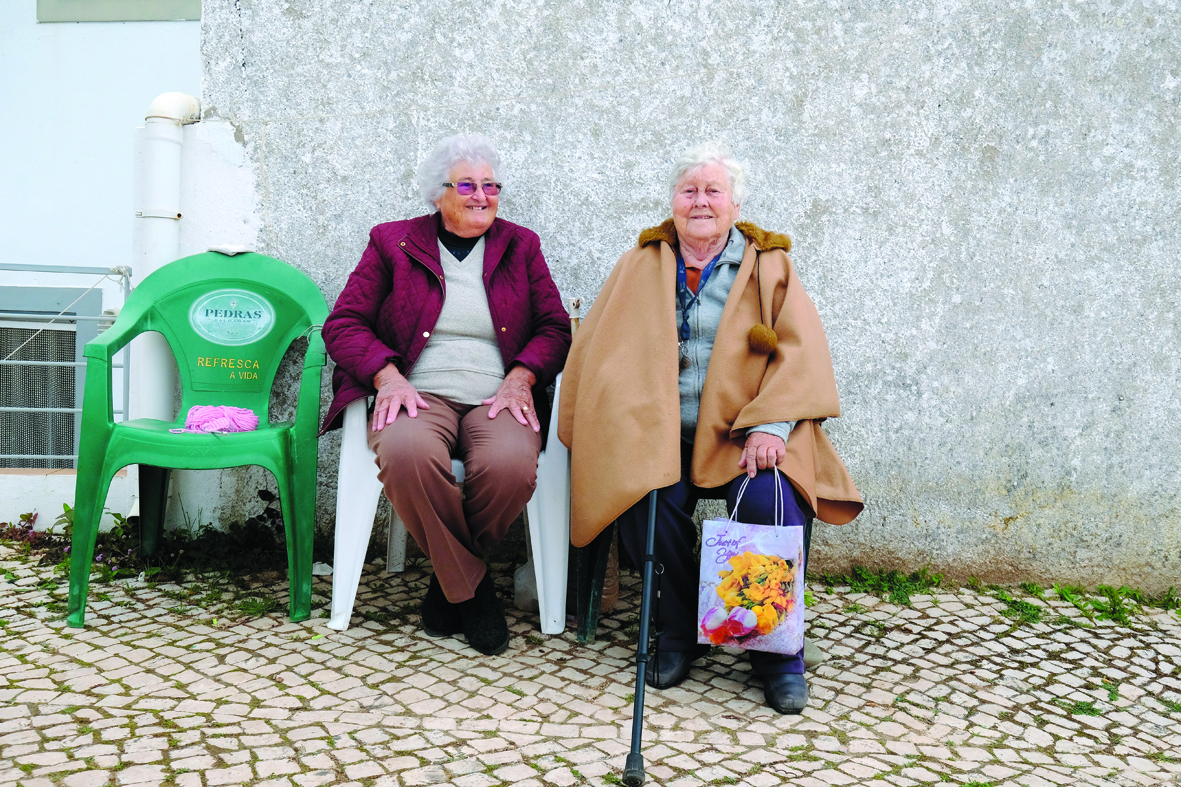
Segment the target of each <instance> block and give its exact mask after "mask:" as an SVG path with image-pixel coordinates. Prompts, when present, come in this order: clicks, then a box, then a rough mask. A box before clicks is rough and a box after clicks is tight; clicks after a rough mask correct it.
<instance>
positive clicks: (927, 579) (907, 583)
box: [820, 566, 943, 607]
mask: <svg viewBox="0 0 1181 787" xmlns="http://www.w3.org/2000/svg"><path fill="white" fill-rule="evenodd" d="M820 581H821V582H823V583H824V584H825V586H827V587H832V586H834V585H848V586H849V588H850V590H852V591H853V592H854V593H872V594H874V595H875V596H878V597H879V598H885V599H888V600H889V601H890V603H891V604H897V605H898V606H900V607H909V606H910V597H911V595H912V594H915V593H928V594H929V593H931V592H932V591H933V590H935V589H936V588H938V587H939V586H940V585H941V584H942V582H943V575H942V574H930V573H929V572H928V571H927V569H926V568H922V569H920V570H918V571H914V572H912V573H910V574H903V573H902V572H900V571H897V570H891V571H885V572H879V573H874V572H873V571H871V570H870V569H867V568H865V567H863V566H854V567H853V570H852V572H851V573H850V574H849V575H848V576H844V577H842V576H833V575H831V574H823V575H822V576H821V578H820Z"/></svg>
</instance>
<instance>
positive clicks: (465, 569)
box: [369, 394, 541, 604]
mask: <svg viewBox="0 0 1181 787" xmlns="http://www.w3.org/2000/svg"><path fill="white" fill-rule="evenodd" d="M422 397H423V399H425V400H426V401H427V403H428V404H430V409H429V410H421V409H420V410H419V411H418V415H417V416H416V417H414V418H411V417H409V416H408V415H406V412H405V411H402V412H401V413H399V414H398V418H397V420H396V421H394V422H393V423H392V424H388V425H386V427H385V428H384V429H382V430H381V431H380V432H374V431H373V429H372V428H370V430H369V447H370V448H372V449H373V452H374V453H376V454H377V460H376V461H377V468H378V471H377V477H378V479H380V480H381V483H382V486H384V487H385V494H386V497H387V498H388V499H389V501H390V504H391V505H392V506H393V507H394V510H395V511H397V512H398V516H400V517H401V518H402V522H404V523H405V525H406V531H407V532H408V533H410V535H411V536H412V537H413V538H414V541H415V542H416V543H417V544H418V545H419V546H420V547H422V551H423V552H425V553H426V555H427V557H429V558H430V560H431V563H432V564H433V565H434V568H435V574H436V575H437V576H438V578H439V586H440V587H442V589H443V594H444V595H446V596H447V600H448V601H450V602H451V603H453V604H458V603H459V602H461V601H467V600H468V599H470V598H472V597H473V596H474V595H475V594H476V586H477V585H478V584H480V580H481V579H483V578H484V573H485V572H486V570H487V567H486V566H485V564H484V557H485V556H487V555H488V553H489V552H490V551H491V550H492V549H493V548H494V547H495V546H496V545H497V544H499V543H500V541H501V539H503V538H504V534H505V532H506V531H507V530H508V528H509V525H511V524H512V523H513V520H515V519H516V518H517V516H518V515H519V514H520V513H521V509H523V508H524V507H525V504H526V503H528V502H529V498H531V497H532V496H533V489H534V487H536V486H537V456H538V454H539V453H540V451H541V435H539V434H538V433H537V432H534V431H533V430H532V429H531V428H530V427H528V426H522V425H521V424H519V423H517V421H516V419H514V418H513V416H512V413H510V412H509V411H507V410H502V411H501V412H499V413H497V414H496V417H495V418H491V419H490V418H488V410H489V406H488V405H479V406H472V405H463V404H456V403H455V402H451V401H448V400H446V399H440V398H439V397H437V396H432V395H431V394H422ZM452 456H455V457H457V458H460V459H462V460H463V465H464V473H465V474H466V478H465V479H464V484H463V486H464V489H463V492H464V494H463V495H462V497H461V495H460V490H459V486H458V485H457V484H456V483H455V476H454V475H453V474H452V473H451V457H452Z"/></svg>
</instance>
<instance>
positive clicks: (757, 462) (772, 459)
mask: <svg viewBox="0 0 1181 787" xmlns="http://www.w3.org/2000/svg"><path fill="white" fill-rule="evenodd" d="M785 456H787V446H786V445H784V444H783V440H781V439H779V438H778V437H776V436H775V435H773V434H768V433H766V432H751V433H749V434H748V435H747V436H746V446H745V447H744V448H743V449H742V458H741V459H739V460H738V466H739V467H745V468H746V474H747V475H748V476H750V477H751V478H754V477H755V473H757V472H758V471H760V470H770V469H771V468H772V467H777V466H778V465H779V463H780V462H782V461H783V458H784V457H785Z"/></svg>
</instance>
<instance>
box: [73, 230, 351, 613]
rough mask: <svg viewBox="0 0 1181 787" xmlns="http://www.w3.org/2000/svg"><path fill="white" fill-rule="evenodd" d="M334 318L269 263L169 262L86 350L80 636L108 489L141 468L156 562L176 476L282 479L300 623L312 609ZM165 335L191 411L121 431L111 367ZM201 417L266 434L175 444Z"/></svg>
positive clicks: (198, 437)
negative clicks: (286, 365)
mask: <svg viewBox="0 0 1181 787" xmlns="http://www.w3.org/2000/svg"><path fill="white" fill-rule="evenodd" d="M327 316H328V306H327V304H326V303H325V302H324V296H323V295H322V294H321V293H320V289H319V288H318V287H317V286H316V284H315V283H314V282H313V281H312V280H311V279H309V278H308V277H307V276H305V275H304V274H303V273H301V272H299V271H298V270H296V269H295V268H293V267H291V266H290V265H288V264H287V263H285V262H282V261H280V260H276V259H274V258H272V257H265V256H263V255H261V254H239V255H237V256H234V257H229V256H225V255H222V254H218V253H215V252H209V253H206V254H196V255H193V256H191V257H185V258H183V259H179V260H176V261H175V262H171V263H169V264H167V265H165V266H164V267H162V268H160V269H159V270H158V271H156V272H155V273H153V274H151V275H150V276H148V277H147V278H145V279H144V281H143V282H142V283H141V284H140V285H139V286H138V287H136V289H135V291H134V292H132V294H131V296H130V297H129V298H128V299H127V302H126V303H125V304H124V306H123V309H122V311H121V312H120V314H119V318H118V319H117V320H116V321H115V324H114V325H113V326H112V327H111V328H109V329H108V330H107V331H106V332H104V333H103V334H101V335H100V336H99V337H98V338H97V339H95V340H94V341H92V342H89V343H87V345H86V348H85V350H84V354H85V355H86V388H85V395H84V399H83V405H82V432H81V438H80V444H79V449H78V482H77V488H76V494H75V498H74V528H73V542H72V546H71V555H70V601H69V611H68V613H67V615H66V624H67V625H69V626H72V627H74V628H81V627H82V626H83V621H84V617H85V614H86V595H87V589H88V587H89V585H90V569H91V564H92V560H93V558H94V545H95V539H96V538H97V536H98V522H99V517H100V516H101V515H102V512H103V507H104V503H105V502H106V496H107V490H108V489H109V487H110V484H111V478H112V477H113V476H114V475H115V473H116V472H117V471H118V470H119V469H120V468H122V467H125V466H126V465H130V464H138V465H139V466H140V537H141V550H142V551H143V552H144V553H145V554H152V553H153V552H154V551H155V549H156V546H157V544H158V542H159V538H160V533H161V527H162V525H163V519H164V505H165V502H166V498H165V494H166V489H167V484H168V474H169V468H181V469H187V470H209V469H216V468H223V467H241V466H244V465H260V466H262V467H265V468H266V469H267V470H269V471H271V473H272V474H273V475H274V476H275V481H276V484H277V485H278V488H279V500H280V504H281V506H282V512H283V525H284V529H285V531H286V535H287V561H288V575H289V579H290V586H291V587H290V594H291V595H290V605H291V606H290V609H291V620H293V621H298V620H306V619H307V618H308V617H310V616H311V607H312V533H313V530H314V520H315V511H316V450H317V447H316V434H317V427H318V423H317V422H318V420H319V417H320V376H321V372H322V371H323V368H324V363H325V359H326V356H325V352H324V340H323V339H322V338H320V333H319V330H318V329H319V327H320V326H322V325H323V324H324V320H325V318H326V317H327ZM146 331H158V332H159V333H161V334H162V335H163V336H164V338H165V339H166V340H167V341H168V344H169V346H171V348H172V352H173V354H174V355H175V356H176V362H177V367H178V370H179V376H180V383H181V391H182V399H181V406H180V411H179V413H178V415H177V420H176V422H174V423H169V422H167V421H158V420H155V419H151V418H137V419H134V420H130V421H126V422H123V423H116V422H115V421H114V418H113V414H112V407H111V359H112V358H113V357H114V355H115V353H117V352H118V351H119V350H120V349H122V348H123V347H124V346H125V345H126V344H127V343H128V342H129V341H131V339H132V338H133V337H135V336H138V335H139V334H141V333H144V332H146ZM301 336H307V337H308V346H307V352H306V354H305V355H304V362H303V373H302V376H301V379H300V384H299V402H298V404H297V406H296V411H295V421H294V422H276V423H270V418H269V410H268V408H269V403H270V394H271V385H272V383H273V382H274V379H275V372H276V371H277V370H278V368H279V362H280V361H281V360H282V358H283V354H284V352H285V351H286V350H287V348H288V347H289V346H290V345H291V343H292V342H293V341H294V340H295V339H297V338H299V337H301ZM194 405H232V406H235V407H245V408H249V409H250V410H253V411H254V412H255V414H257V415H258V418H259V425H258V430H257V431H253V432H241V433H233V434H173V433H171V432H170V431H169V429H174V428H178V427H182V426H184V420H185V416H186V415H187V414H188V412H189V408H190V407H192V406H194Z"/></svg>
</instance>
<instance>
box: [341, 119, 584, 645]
mask: <svg viewBox="0 0 1181 787" xmlns="http://www.w3.org/2000/svg"><path fill="white" fill-rule="evenodd" d="M499 166H500V157H499V156H498V155H497V152H496V149H495V147H493V145H492V143H491V141H490V140H488V139H487V138H486V137H483V136H481V135H478V134H471V135H461V136H453V137H448V138H446V139H444V140H442V141H441V142H440V143H439V144H438V145H437V146H436V147H435V149H434V151H433V152H432V153H431V154H430V156H429V157H428V158H427V159H426V161H424V162H423V163H422V166H420V167H419V170H418V186H419V189H420V191H421V192H422V196H423V198H424V199H425V200H426V202H427V204H428V205H431V206H432V207H434V208H435V209H436V210H437V212H435V213H433V214H429V215H426V216H419V217H418V218H415V219H408V220H405V221H394V222H390V223H388V224H379V225H377V226H376V227H374V228H373V230H372V231H371V232H370V233H369V247H368V248H367V249H365V253H364V254H363V255H362V257H361V262H360V264H359V265H357V268H356V270H354V271H353V273H352V275H351V276H349V280H348V283H347V284H346V285H345V288H344V291H343V292H341V294H340V298H338V299H337V301H336V306H335V308H334V309H333V310H332V314H331V315H329V317H328V320H327V321H326V322H325V323H324V341H325V343H326V344H327V347H328V353H329V354H330V355H331V356H332V359H333V360H334V361H335V362H336V372H335V374H334V375H333V378H332V386H333V390H334V391H335V393H336V396H335V398H334V399H333V401H332V406H331V408H330V409H329V411H328V417H327V419H326V421H325V426H324V428H325V431H326V430H328V429H333V428H336V427H337V426H339V425H340V416H341V412H342V411H343V410H344V408H345V407H346V406H347V405H348V404H349V403H351V402H353V401H355V400H357V399H359V398H361V397H363V396H374V398H375V400H374V405H373V412H372V415H371V418H370V431H369V445H370V446H371V447H372V448H373V450H374V452H375V453H376V454H377V465H378V468H379V469H378V477H379V478H380V479H381V482H382V484H383V485H384V486H385V493H386V496H387V497H388V498H389V500H390V503H391V504H392V505H393V507H394V509H395V510H396V511H397V512H398V515H399V516H400V517H401V518H402V521H403V522H405V523H406V530H407V531H408V532H409V533H410V534H411V535H412V536H413V537H414V540H415V541H416V542H418V545H419V546H420V547H422V549H423V551H424V552H425V553H426V554H427V556H428V557H429V558H430V559H431V563H432V564H433V566H434V575H433V576H432V577H431V582H430V587H429V588H428V589H427V593H426V597H425V598H424V600H423V603H422V627H423V630H424V631H426V633H427V634H430V635H431V636H438V637H441V636H450V635H454V634H458V633H460V632H463V634H464V635H465V636H466V637H467V641H468V644H469V645H471V646H472V647H473V648H475V649H476V650H478V651H479V652H481V653H485V654H489V655H491V654H495V653H500V652H502V651H503V650H504V649H505V648H507V647H508V642H509V633H508V625H507V623H506V621H505V617H504V609H503V607H502V606H501V604H500V600H499V599H498V598H497V595H496V590H495V588H494V586H493V584H492V581H491V579H490V577H489V576H488V569H487V566H486V565H485V563H484V559H483V558H484V556H485V555H487V554H488V552H489V551H490V550H491V549H492V548H493V547H495V546H496V544H498V543H499V542H500V540H501V539H502V538H503V537H504V533H505V531H506V530H507V529H508V526H509V525H510V524H511V523H512V521H513V520H514V519H516V517H517V515H518V514H520V512H521V509H523V508H524V507H525V503H527V502H528V501H529V498H530V497H531V496H532V494H533V488H534V486H535V484H536V479H537V456H538V453H539V451H540V449H541V434H540V430H541V421H540V420H539V418H538V412H537V409H538V407H539V406H543V407H544V406H545V405H546V400H545V396H544V390H545V386H546V385H547V384H548V383H549V382H550V381H551V380H552V379H553V378H554V376H555V375H556V374H557V373H558V372H559V371H561V369H562V365H563V363H564V362H565V360H566V352H567V350H569V348H570V323H569V320H568V317H567V314H566V311H565V309H564V308H563V306H562V301H561V298H560V296H559V295H558V290H557V287H555V286H554V282H553V279H551V278H550V273H549V269H548V268H547V267H546V264H545V258H544V257H542V254H541V246H540V241H539V240H538V237H537V235H536V234H535V233H533V232H530V231H529V230H527V229H525V228H524V227H520V226H518V225H516V224H512V223H510V222H507V221H505V220H504V219H498V218H496V209H497V206H498V203H499V199H500V190H501V188H502V186H501V183H500V182H499V180H498V178H497V170H498V169H499ZM452 455H456V456H458V457H460V458H462V459H463V462H464V471H465V473H466V480H465V484H464V486H465V494H464V496H463V497H462V498H461V496H460V493H459V489H458V487H457V486H456V484H455V477H454V476H453V475H452V474H451V456H452Z"/></svg>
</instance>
